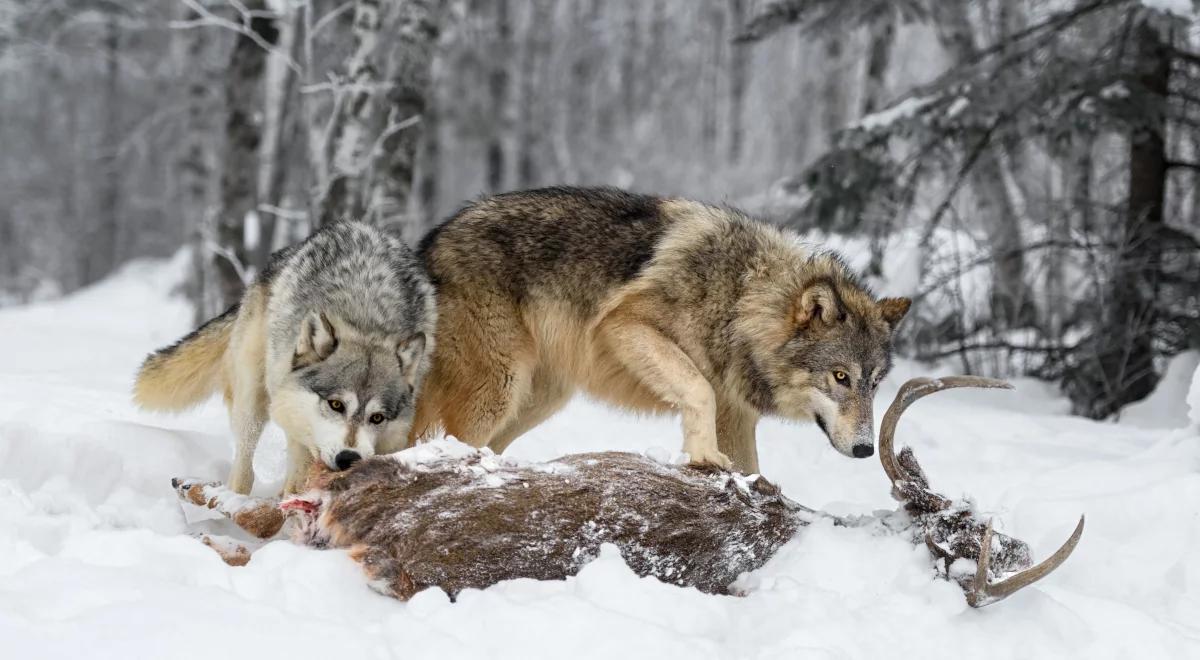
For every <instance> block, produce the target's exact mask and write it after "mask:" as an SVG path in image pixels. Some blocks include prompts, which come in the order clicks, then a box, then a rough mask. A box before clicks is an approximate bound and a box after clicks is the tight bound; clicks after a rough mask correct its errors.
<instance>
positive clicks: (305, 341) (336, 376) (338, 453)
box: [271, 313, 427, 470]
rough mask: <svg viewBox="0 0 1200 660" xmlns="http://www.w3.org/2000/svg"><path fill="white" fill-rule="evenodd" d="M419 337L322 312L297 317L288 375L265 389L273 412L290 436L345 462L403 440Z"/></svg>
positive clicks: (420, 362) (421, 347) (335, 464)
mask: <svg viewBox="0 0 1200 660" xmlns="http://www.w3.org/2000/svg"><path fill="white" fill-rule="evenodd" d="M425 349H426V337H425V335H424V334H421V333H417V334H415V335H412V336H408V337H374V336H369V337H368V336H363V335H361V334H359V333H357V332H355V331H354V330H353V328H350V327H348V326H346V325H345V324H343V323H341V322H339V321H338V320H337V319H331V318H329V317H327V316H326V315H324V314H318V313H314V314H311V315H309V316H308V317H307V318H306V319H305V320H304V321H303V322H302V324H301V328H300V335H299V338H298V340H297V343H296V352H295V355H294V357H293V359H292V372H291V377H290V378H288V379H287V382H286V384H285V385H284V387H283V388H282V391H281V392H278V393H276V394H275V395H274V396H273V397H272V403H271V406H272V410H271V413H272V418H274V419H275V420H276V421H277V422H278V423H279V424H280V426H282V427H283V429H284V431H285V432H286V433H287V436H288V440H289V442H292V443H297V444H300V445H303V446H304V447H306V448H307V449H308V450H309V452H310V453H311V454H312V456H313V458H316V459H317V460H319V461H321V462H322V463H324V464H325V465H327V466H329V467H330V468H333V469H339V470H341V469H345V468H347V467H349V466H351V465H353V464H354V463H355V462H357V461H358V460H359V459H361V458H364V457H367V456H373V455H374V454H375V453H377V452H379V451H381V450H382V451H394V450H396V449H400V448H401V447H403V443H404V440H405V438H406V436H407V434H408V428H409V425H410V424H411V423H412V416H413V404H414V392H415V390H416V388H417V386H418V385H419V384H420V378H421V376H422V372H423V368H424V364H425V363H426V362H427V360H425V355H424V354H425Z"/></svg>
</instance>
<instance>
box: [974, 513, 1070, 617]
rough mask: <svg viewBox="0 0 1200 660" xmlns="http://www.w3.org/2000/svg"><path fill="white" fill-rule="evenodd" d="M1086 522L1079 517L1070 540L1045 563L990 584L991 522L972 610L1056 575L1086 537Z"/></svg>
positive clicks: (985, 536) (983, 543)
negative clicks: (1080, 539) (1055, 572)
mask: <svg viewBox="0 0 1200 660" xmlns="http://www.w3.org/2000/svg"><path fill="white" fill-rule="evenodd" d="M1083 522H1084V516H1079V524H1078V525H1076V526H1075V531H1074V532H1072V533H1071V537H1070V538H1068V539H1067V542H1066V543H1064V544H1062V546H1061V547H1060V548H1059V549H1058V550H1057V551H1055V553H1054V554H1052V555H1050V556H1049V557H1047V558H1046V559H1045V561H1043V562H1042V563H1040V564H1038V565H1037V566H1034V567H1033V568H1029V569H1026V570H1024V571H1021V572H1020V573H1017V574H1015V575H1012V576H1010V577H1009V578H1008V579H1005V580H1001V581H1000V582H996V583H992V584H989V583H988V564H989V562H990V561H991V553H992V523H991V521H990V520H989V521H988V526H987V530H986V531H985V532H984V533H983V541H982V544H981V545H980V547H979V562H978V567H977V568H976V569H975V581H974V583H973V584H972V585H971V591H969V592H968V593H967V603H968V604H969V605H970V606H971V607H983V606H985V605H991V604H992V603H995V602H997V601H1000V600H1004V599H1005V598H1008V597H1009V596H1011V595H1013V594H1014V593H1016V592H1017V591H1018V590H1020V589H1022V588H1024V587H1028V586H1029V585H1031V584H1033V583H1034V582H1037V581H1038V580H1040V579H1042V578H1044V577H1046V576H1047V575H1049V574H1050V573H1052V572H1054V569H1056V568H1058V567H1059V566H1061V565H1062V563H1063V562H1064V561H1066V560H1067V557H1070V556H1071V553H1072V552H1074V551H1075V546H1077V545H1079V538H1080V537H1081V536H1083Z"/></svg>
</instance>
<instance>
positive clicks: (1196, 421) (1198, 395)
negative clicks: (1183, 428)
mask: <svg viewBox="0 0 1200 660" xmlns="http://www.w3.org/2000/svg"><path fill="white" fill-rule="evenodd" d="M1187 402H1188V407H1189V408H1191V415H1190V417H1191V420H1192V426H1195V427H1198V428H1200V365H1197V366H1196V372H1195V373H1193V374H1192V386H1191V388H1190V389H1189V390H1188V399H1187Z"/></svg>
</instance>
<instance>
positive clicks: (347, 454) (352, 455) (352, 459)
mask: <svg viewBox="0 0 1200 660" xmlns="http://www.w3.org/2000/svg"><path fill="white" fill-rule="evenodd" d="M361 460H362V456H359V455H358V452H356V451H350V450H349V449H343V450H341V451H339V452H338V454H337V456H334V457H333V462H334V463H337V468H338V469H339V470H345V469H346V468H348V467H350V466H351V465H354V464H355V463H357V462H359V461H361Z"/></svg>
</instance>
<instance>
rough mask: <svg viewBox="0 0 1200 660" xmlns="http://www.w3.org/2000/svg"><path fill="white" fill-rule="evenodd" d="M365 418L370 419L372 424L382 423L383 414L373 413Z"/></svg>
mask: <svg viewBox="0 0 1200 660" xmlns="http://www.w3.org/2000/svg"><path fill="white" fill-rule="evenodd" d="M367 420H368V421H370V422H371V423H372V424H382V423H383V415H381V414H380V413H375V414H374V415H371V416H370V417H368V418H367Z"/></svg>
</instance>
